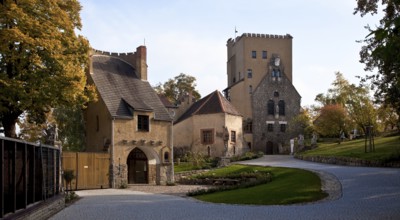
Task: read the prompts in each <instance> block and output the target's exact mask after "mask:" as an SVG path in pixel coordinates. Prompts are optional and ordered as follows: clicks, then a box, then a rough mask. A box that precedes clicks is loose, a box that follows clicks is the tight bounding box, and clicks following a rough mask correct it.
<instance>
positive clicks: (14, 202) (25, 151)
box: [0, 137, 61, 218]
mask: <svg viewBox="0 0 400 220" xmlns="http://www.w3.org/2000/svg"><path fill="white" fill-rule="evenodd" d="M0 145H1V150H0V160H1V164H2V166H1V176H0V208H1V212H0V218H2V217H4V216H5V215H7V214H8V213H15V212H16V211H17V210H20V209H25V208H27V206H28V205H30V204H33V203H36V202H39V201H44V200H46V199H48V198H51V197H53V196H55V195H57V194H59V193H60V165H61V164H60V150H59V149H58V148H55V147H52V146H48V145H39V144H34V143H28V142H24V141H21V140H16V139H11V138H6V137H0Z"/></svg>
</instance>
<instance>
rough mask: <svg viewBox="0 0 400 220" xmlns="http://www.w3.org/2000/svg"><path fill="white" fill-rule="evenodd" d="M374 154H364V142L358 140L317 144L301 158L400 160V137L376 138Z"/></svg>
mask: <svg viewBox="0 0 400 220" xmlns="http://www.w3.org/2000/svg"><path fill="white" fill-rule="evenodd" d="M374 142H375V152H370V153H365V145H364V143H365V140H364V139H358V140H352V141H345V142H342V143H341V144H337V143H319V144H318V147H317V148H316V149H313V150H310V151H306V152H304V153H301V155H303V156H317V155H318V156H337V157H352V158H360V159H366V160H381V161H385V162H389V161H393V160H400V136H394V137H377V138H375V140H374Z"/></svg>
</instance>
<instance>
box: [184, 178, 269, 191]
mask: <svg viewBox="0 0 400 220" xmlns="http://www.w3.org/2000/svg"><path fill="white" fill-rule="evenodd" d="M199 176H201V178H203V177H204V176H206V175H199ZM224 177H225V178H231V179H237V178H239V179H241V181H239V184H238V185H229V186H225V185H223V186H218V187H214V188H209V189H199V190H195V191H189V192H188V193H187V196H198V195H204V194H210V193H215V192H222V191H227V190H235V189H243V188H249V187H253V186H257V185H261V184H266V183H269V182H271V181H272V174H271V173H270V172H258V173H256V172H255V173H238V174H230V175H226V176H224ZM222 178H223V177H222ZM252 178H255V180H253V181H248V179H252Z"/></svg>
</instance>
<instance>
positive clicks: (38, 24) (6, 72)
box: [0, 0, 95, 137]
mask: <svg viewBox="0 0 400 220" xmlns="http://www.w3.org/2000/svg"><path fill="white" fill-rule="evenodd" d="M80 10H81V5H80V4H79V2H78V1H77V0H19V1H12V0H2V1H1V2H0V42H1V43H0V120H1V122H2V124H3V126H4V130H5V135H6V136H8V137H16V133H15V124H16V122H17V121H18V117H19V116H20V115H21V114H22V113H24V112H26V113H27V114H28V115H29V120H30V121H32V122H34V123H37V124H42V123H43V122H45V120H46V114H47V113H48V112H50V110H51V109H52V108H55V107H62V106H71V105H76V104H79V105H83V104H84V103H86V102H87V101H89V100H90V98H91V97H93V94H95V93H94V88H93V87H89V86H86V77H85V68H86V66H87V62H88V49H89V44H88V41H87V40H86V39H85V38H84V37H82V36H79V35H78V36H77V35H76V34H75V29H78V30H79V29H80V28H81V21H80V16H79V12H80Z"/></svg>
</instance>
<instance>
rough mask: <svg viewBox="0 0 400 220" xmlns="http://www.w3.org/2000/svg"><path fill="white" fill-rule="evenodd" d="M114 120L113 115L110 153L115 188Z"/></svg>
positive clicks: (113, 186)
mask: <svg viewBox="0 0 400 220" xmlns="http://www.w3.org/2000/svg"><path fill="white" fill-rule="evenodd" d="M114 121H115V117H112V120H111V150H110V154H111V156H110V157H111V158H110V161H111V172H110V173H112V175H111V188H115V175H114Z"/></svg>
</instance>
